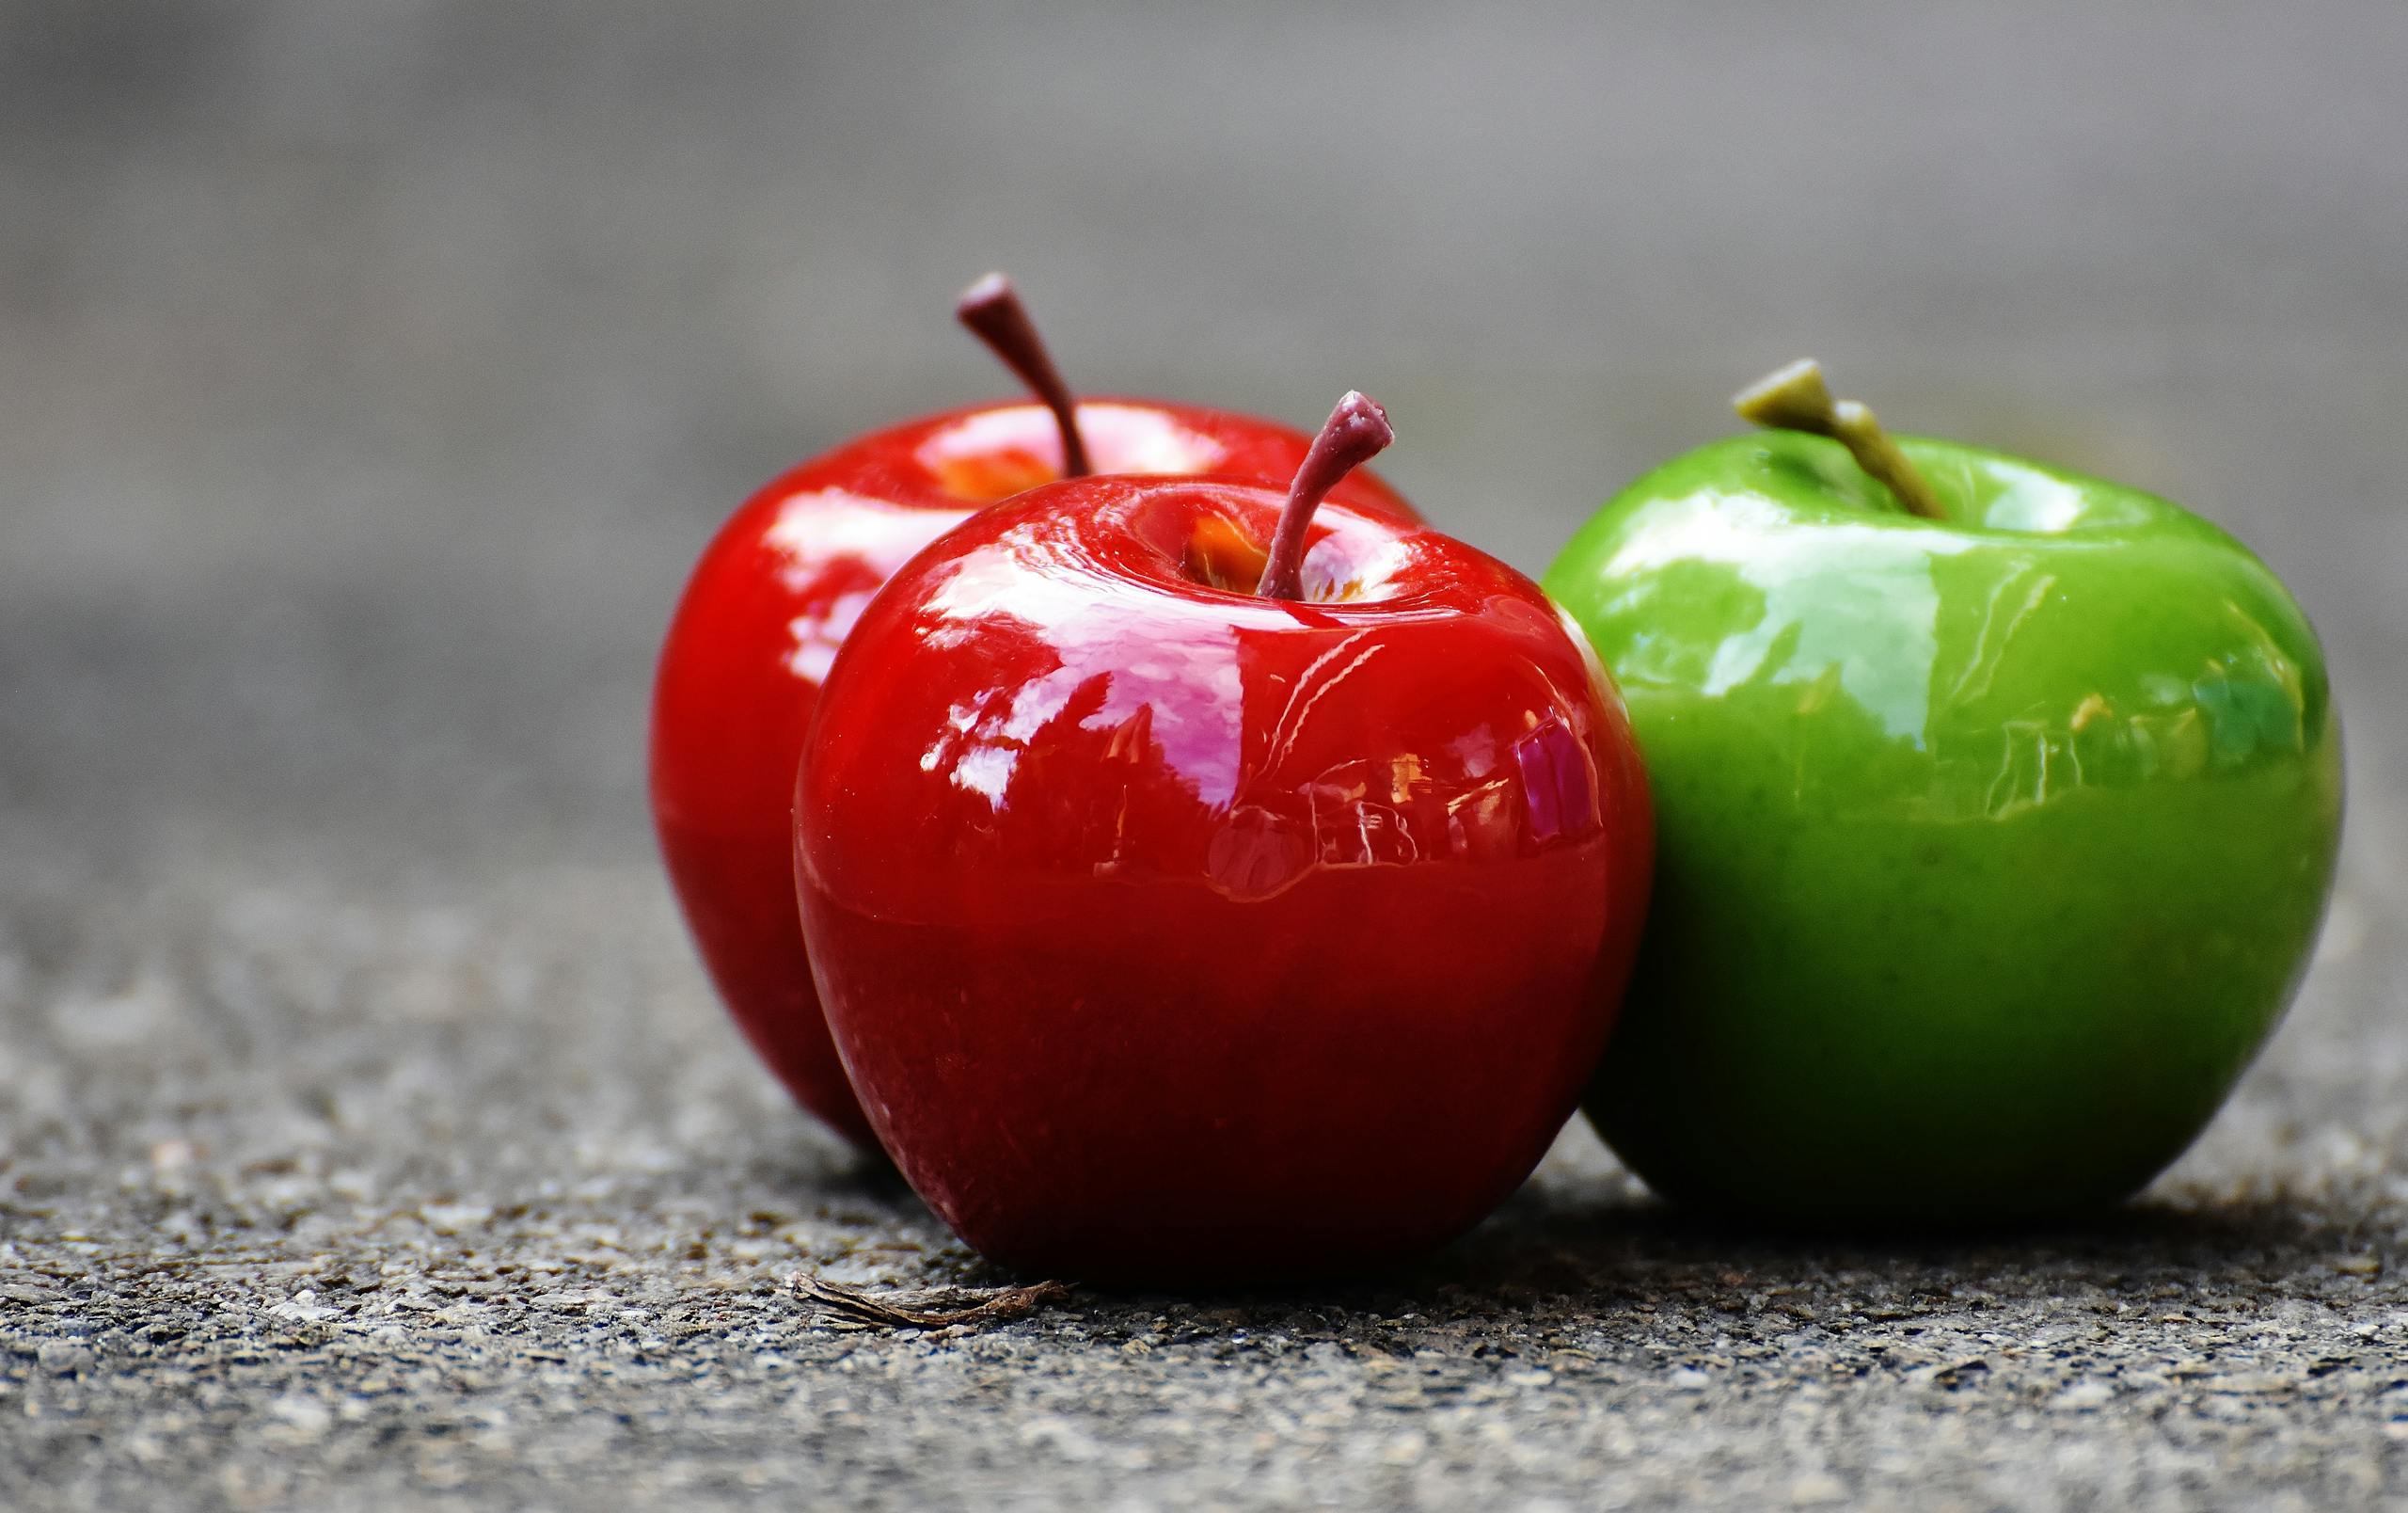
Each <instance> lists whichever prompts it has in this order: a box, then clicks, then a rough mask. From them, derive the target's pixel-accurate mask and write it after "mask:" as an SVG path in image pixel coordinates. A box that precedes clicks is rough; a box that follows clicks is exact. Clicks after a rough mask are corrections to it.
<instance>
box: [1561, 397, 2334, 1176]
mask: <svg viewBox="0 0 2408 1513" xmlns="http://www.w3.org/2000/svg"><path fill="white" fill-rule="evenodd" d="M1908 449H1909V454H1911V455H1914V456H1915V457H1916V459H1917V461H1918V462H1919V463H1921V464H1923V465H1924V467H1925V470H1926V472H1927V473H1928V474H1929V475H1930V477H1931V479H1932V481H1933V483H1934V484H1935V486H1937V487H1938V488H1939V490H1940V492H1941V494H1942V496H1943V498H1944V499H1945V500H1946V501H1948V502H1950V504H1951V508H1952V510H1953V512H1954V513H1953V514H1952V520H1951V523H1950V524H1947V525H1944V526H1938V527H1935V526H1933V525H1931V524H1929V523H1927V522H1922V521H1917V520H1913V519H1911V518H1907V517H1904V516H1903V515H1901V514H1899V513H1898V512H1897V511H1896V510H1895V509H1894V507H1893V506H1890V505H1888V504H1887V503H1886V502H1885V501H1884V500H1882V499H1880V498H1878V497H1877V496H1875V494H1874V493H1873V492H1872V490H1871V488H1870V486H1868V485H1866V484H1865V483H1864V481H1863V480H1862V479H1861V475H1857V474H1855V473H1854V471H1853V470H1852V469H1851V468H1849V467H1847V465H1846V463H1845V460H1844V458H1842V457H1840V456H1839V455H1838V449H1837V448H1836V447H1834V446H1832V445H1831V444H1830V443H1828V442H1823V441H1820V440H1817V439H1814V438H1804V437H1791V436H1778V437H1776V436H1750V437H1744V438H1735V439H1733V440H1731V441H1729V442H1725V443H1721V444H1719V445H1718V446H1715V447H1709V448H1705V449H1702V450H1701V451H1700V452H1698V453H1693V454H1689V455H1688V456H1687V457H1684V458H1682V459H1679V460H1677V461H1676V462H1674V463H1673V464H1671V465H1669V466H1668V467H1666V468H1665V469H1663V470H1659V471H1658V472H1656V473H1655V474H1652V475H1650V476H1649V477H1648V478H1646V479H1642V480H1641V481H1640V483H1639V484H1637V485H1634V486H1633V487H1632V488H1631V489H1630V490H1629V491H1627V492H1626V493H1625V494H1624V496H1623V497H1622V498H1621V499H1620V500H1618V501H1617V502H1615V504H1614V505H1612V506H1609V507H1608V511H1607V512H1606V513H1605V514H1604V515H1602V516H1600V517H1599V518H1597V519H1596V520H1595V521H1594V522H1592V525H1591V526H1590V527H1589V529H1588V530H1587V531H1585V532H1584V533H1583V534H1582V535H1581V536H1580V537H1579V538H1577V539H1576V541H1575V542H1574V543H1573V545H1572V546H1571V547H1570V548H1568V549H1566V551H1565V553H1564V556H1563V557H1562V558H1561V559H1560V561H1559V563H1558V564H1557V565H1556V567H1555V568H1554V569H1553V570H1552V571H1551V572H1550V573H1549V575H1548V578H1547V583H1548V586H1549V588H1550V589H1551V590H1552V591H1554V592H1555V593H1556V594H1557V595H1558V596H1559V597H1561V598H1562V599H1563V600H1564V602H1565V603H1566V604H1567V605H1568V606H1570V607H1571V609H1572V610H1573V612H1574V613H1576V615H1577V616H1578V617H1579V618H1580V619H1581V620H1582V622H1583V623H1584V624H1585V625H1586V626H1587V627H1588V629H1589V631H1590V634H1591V636H1592V639H1593V641H1594V642H1595V645H1596V646H1597V649H1598V652H1599V654H1600V655H1601V656H1603V657H1604V658H1605V659H1606V661H1607V663H1608V665H1609V666H1610V667H1612V668H1613V670H1614V673H1615V676H1616V677H1617V679H1618V680H1619V681H1620V683H1621V686H1622V689H1623V692H1624V697H1625V699H1626V701H1627V704H1628V707H1629V709H1630V711H1631V719H1632V724H1633V726H1634V729H1635V730H1636V732H1637V734H1638V737H1639V740H1640V749H1641V751H1642V752H1643V753H1644V754H1645V756H1646V757H1647V760H1648V766H1649V772H1650V780H1651V784H1652V787H1653V788H1654V791H1655V794H1656V804H1657V815H1658V822H1659V826H1660V834H1661V841H1660V847H1659V869H1658V876H1657V893H1656V907H1655V914H1654V916H1653V919H1652V922H1651V924H1650V927H1649V936H1648V939H1647V941H1646V943H1645V945H1644V947H1643V948H1642V953H1641V961H1640V967H1639V969H1638V974H1637V976H1636V978H1635V979H1634V981H1633V986H1632V992H1631V998H1630V1002H1629V1004H1628V1006H1627V1008H1626V1011H1625V1017H1624V1026H1623V1028H1622V1029H1621V1030H1620V1031H1619V1032H1618V1033H1617V1037H1616V1040H1615V1043H1614V1044H1613V1045H1612V1047H1611V1048H1610V1049H1609V1050H1608V1055H1607V1058H1606V1061H1605V1065H1604V1069H1603V1071H1602V1072H1601V1074H1600V1078H1599V1081H1598V1085H1597V1088H1596V1091H1595V1093H1594V1095H1593V1097H1592V1100H1591V1103H1590V1107H1591V1110H1592V1116H1593V1117H1594V1119H1595V1120H1596V1122H1597V1123H1598V1124H1599V1126H1600V1128H1601V1129H1602V1130H1603V1131H1604V1132H1605V1134H1606V1135H1607V1138H1608V1139H1609V1140H1610V1141H1611V1142H1612V1143H1613V1145H1614V1147H1615V1148H1616V1150H1617V1151H1619V1152H1620V1153H1621V1154H1622V1155H1624V1158H1625V1159H1627V1160H1629V1161H1630V1162H1631V1163H1632V1164H1633V1166H1634V1167H1635V1168H1636V1169H1637V1170H1639V1171H1640V1172H1641V1174H1643V1175H1644V1176H1646V1177H1647V1178H1648V1180H1649V1181H1650V1182H1651V1183H1653V1184H1655V1185H1656V1186H1657V1187H1659V1189H1661V1190H1663V1191H1665V1192H1667V1193H1669V1194H1671V1195H1673V1196H1677V1197H1682V1198H1687V1199H1694V1200H1697V1201H1701V1202H1712V1203H1720V1204H1725V1205H1730V1206H1735V1207H1741V1208H1745V1209H1749V1210H1752V1211H1758V1212H1772V1213H1782V1214H1791V1215H1798V1216H1812V1217H1816V1218H1826V1219H1828V1218H1846V1217H1848V1216H1850V1215H1863V1216H1877V1217H1903V1218H1938V1217H1948V1218H1986V1219H1996V1218H2011V1217H2014V1216H2016V1215H2018V1214H2025V1213H2036V1212H2044V1211H2053V1210H2060V1209H2066V1208H2070V1207H2076V1206H2080V1205H2083V1204H2086V1203H2092V1202H2107V1201H2112V1200H2114V1199H2117V1198H2121V1197H2123V1196H2125V1195H2126V1194H2127V1193H2129V1192H2131V1191H2132V1190H2133V1189H2135V1188H2136V1187H2139V1186H2140V1185H2141V1184H2143V1183H2145V1182H2147V1180H2148V1179H2149V1178H2150V1177H2151V1176H2153V1175H2154V1174H2155V1173H2156V1172H2157V1171H2160V1170H2162V1168H2163V1166H2164V1165H2165V1164H2166V1163H2168V1162H2169V1161H2171V1160H2172V1159H2173V1157H2174V1156H2175V1155H2178V1154H2179V1152H2180V1151H2181V1150H2182V1149H2183V1147H2184V1146H2186V1145H2187V1144H2189V1142H2190V1141H2191V1139H2193V1138H2194V1136H2195V1135H2196V1134H2197V1132H2198V1131H2199V1129H2200V1128H2201V1127H2202V1126H2203V1125H2204V1124H2205V1123H2206V1122H2207V1120H2208V1118H2209V1117H2210V1115H2211V1114H2212V1113H2213V1112H2214V1110H2215V1109H2216V1107H2218V1106H2219V1104H2220V1103H2221V1102H2222V1100H2223V1098H2224V1096H2225V1094H2226V1091H2228V1090H2229V1088H2230V1086H2231V1084H2232V1082H2233V1080H2234V1079H2235V1078H2236V1077H2237V1076H2238V1075H2239V1074H2240V1072H2241V1070H2242V1068H2243V1067H2244V1066H2245V1065H2246V1063H2247V1062H2248V1060H2249V1059H2250V1057H2251V1056H2252V1055H2253V1054H2254V1053H2255V1052H2256V1051H2257V1047H2258V1046H2259V1044H2260V1043H2262V1042H2263V1040H2264V1038H2265V1036H2266V1035H2267V1034H2268V1033H2269V1032H2270V1030H2271V1029H2272V1027H2273V1024H2274V1022H2275V1020H2276V1019H2277V1018H2278V1017H2279V1015H2280V1012H2281V1010H2282V1008H2283V1006H2284V1005H2285V1004H2286V1003H2287V1002H2288V1001H2289V997H2290V995H2291V993H2292V992H2293V990H2294V988H2295V987H2296V983H2297V979H2298V976H2299V974H2300V972H2301V971H2302V970H2303V968H2304V966H2305V962H2306V959H2307V955H2308V948H2309V947H2310V945H2311V944H2312V941H2313V938H2314V934H2315V931H2316V926H2317V923H2318V921H2319V919H2320V917H2321V913H2322V908H2323V902H2324V898H2325V895H2326V892H2327V890H2328V888H2329V884H2330V879H2331V875H2332V868H2333V864H2334V859H2335V853H2336V850H2337V840H2338V835H2339V821H2340V803H2341V774H2340V755H2339V743H2338V740H2337V727H2336V723H2335V712H2334V709H2333V707H2332V702H2331V695H2330V692H2329V688H2328V685H2327V683H2326V680H2325V676H2324V671H2323V662H2322V659H2321V654H2320V652H2319V650H2318V647H2317V644H2316V640H2315V637H2314V634H2313V632H2312V631H2311V630H2310V629H2309V627H2308V625H2307V623H2306V621H2305V618H2304V616H2303V615H2302V614H2301V613H2300V611H2299V608H2298V606H2297V605H2296V604H2295V603H2294V602H2293V601H2292V600H2291V598H2290V597H2289V594H2287V593H2286V592H2285V591H2284V590H2283V588H2282V587H2281V585H2280V584H2279V583H2278V582H2276V581H2275V580H2274V578H2273V575H2272V574H2271V573H2269V572H2268V571H2267V570H2266V569H2265V567H2264V566H2263V565H2260V564H2259V563H2258V562H2257V560H2256V559H2255V558H2254V557H2251V556H2250V555H2249V554H2248V553H2247V552H2246V551H2245V550H2244V549H2242V548H2241V547H2240V546H2238V545H2237V544H2236V543H2234V542H2233V541H2232V540H2231V539H2230V538H2229V537H2227V536H2226V535H2224V534H2222V533H2221V532H2218V531H2216V530H2215V529H2214V528H2213V527H2211V526H2209V525H2208V524H2206V523H2205V522H2203V521H2200V520H2198V519H2196V518H2194V517H2191V516H2188V515H2186V514H2184V513H2182V512H2180V511H2178V510H2177V509H2176V508H2175V507H2174V506H2173V505H2171V504H2168V503H2166V502H2163V501H2162V500H2158V499H2155V498H2153V497H2151V496H2149V495H2147V494H2143V493H2140V492H2138V491H2136V490H2131V489H2124V488H2118V487H2115V486H2111V485H2106V484H2101V483H2097V482H2095V481H2087V480H2075V479H2071V478H2069V477H2067V476H2064V475H2056V474H2052V473H2051V472H2049V470H2044V469H2038V468H2036V467H2034V466H2032V465H2030V464H2024V463H2019V462H2015V461H2013V460H2012V459H2007V458H2004V457H1998V456H1996V455H1995V454H1988V453H1981V452H1977V451H1975V450H1974V449H1971V448H1955V447H1945V446H1935V445H1933V444H1930V443H1919V442H1909V443H1908Z"/></svg>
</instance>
